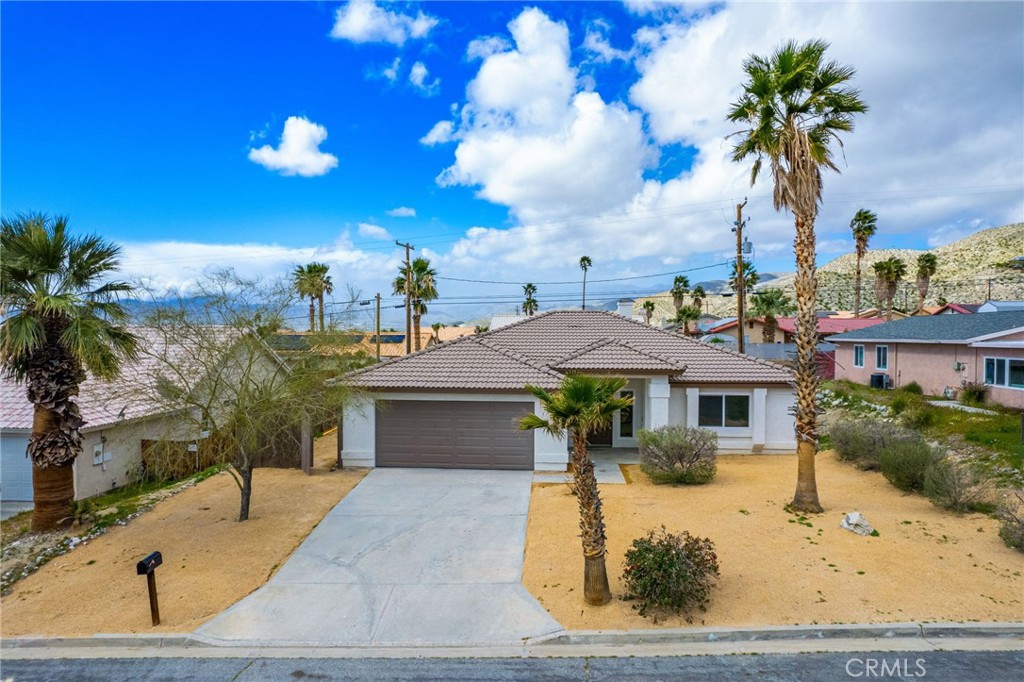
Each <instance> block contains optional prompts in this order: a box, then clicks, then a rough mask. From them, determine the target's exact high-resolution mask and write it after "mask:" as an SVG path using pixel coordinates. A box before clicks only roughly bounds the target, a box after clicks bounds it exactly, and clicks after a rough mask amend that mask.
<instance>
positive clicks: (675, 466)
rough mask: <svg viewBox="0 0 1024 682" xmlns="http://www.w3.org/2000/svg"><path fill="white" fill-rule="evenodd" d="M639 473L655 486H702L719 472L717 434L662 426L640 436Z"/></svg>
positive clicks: (646, 431)
mask: <svg viewBox="0 0 1024 682" xmlns="http://www.w3.org/2000/svg"><path fill="white" fill-rule="evenodd" d="M637 442H638V443H639V445H640V470H641V471H643V472H644V473H645V474H647V475H648V476H650V478H651V480H652V481H654V482H655V483H672V484H679V483H683V484H687V485H692V484H702V483H708V482H710V481H711V479H713V478H714V477H715V473H716V472H717V470H718V467H717V464H716V457H715V456H716V453H717V452H718V434H716V433H715V432H713V431H709V430H707V429H698V428H693V427H687V426H662V427H660V428H657V429H654V430H652V431H648V430H646V429H641V430H640V431H639V432H638V433H637Z"/></svg>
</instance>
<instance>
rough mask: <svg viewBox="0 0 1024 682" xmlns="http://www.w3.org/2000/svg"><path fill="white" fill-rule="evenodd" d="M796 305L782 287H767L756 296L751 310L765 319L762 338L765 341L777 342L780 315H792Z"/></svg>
mask: <svg viewBox="0 0 1024 682" xmlns="http://www.w3.org/2000/svg"><path fill="white" fill-rule="evenodd" d="M794 310H796V307H795V306H794V305H793V301H791V300H790V298H789V296H786V292H784V291H783V290H782V289H765V290H763V291H761V292H760V293H759V294H758V295H757V296H754V305H753V307H752V309H751V312H752V313H753V314H754V315H755V316H756V317H760V318H763V319H764V329H763V330H762V331H761V340H762V341H763V342H764V343H775V331H776V330H777V329H778V328H779V321H778V320H777V319H776V318H778V317H783V316H785V315H792V314H793V311H794Z"/></svg>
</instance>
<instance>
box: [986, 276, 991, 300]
mask: <svg viewBox="0 0 1024 682" xmlns="http://www.w3.org/2000/svg"><path fill="white" fill-rule="evenodd" d="M991 300H992V280H988V296H986V297H985V301H986V302H987V301H991Z"/></svg>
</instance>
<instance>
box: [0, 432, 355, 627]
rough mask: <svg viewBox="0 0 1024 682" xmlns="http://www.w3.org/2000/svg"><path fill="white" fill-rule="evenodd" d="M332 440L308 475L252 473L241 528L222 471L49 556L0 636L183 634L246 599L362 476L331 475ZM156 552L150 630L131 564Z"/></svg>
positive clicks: (1, 617) (0, 619)
mask: <svg viewBox="0 0 1024 682" xmlns="http://www.w3.org/2000/svg"><path fill="white" fill-rule="evenodd" d="M335 448H336V440H335V436H334V435H333V434H332V435H328V436H326V437H324V438H321V439H319V440H317V441H316V445H315V450H314V461H315V464H316V468H315V469H314V472H313V475H312V476H308V477H307V476H306V475H304V474H303V473H302V472H301V471H298V470H295V469H257V470H256V472H255V473H254V475H253V497H252V507H251V508H250V517H249V520H248V521H245V522H243V523H238V522H237V521H236V520H235V519H236V518H238V505H239V494H238V487H237V486H236V485H235V483H234V482H233V481H232V479H231V478H230V477H229V475H228V474H225V473H222V474H218V475H216V476H213V477H211V478H209V479H207V480H205V481H203V482H202V483H200V484H198V485H196V486H194V487H191V488H188V489H186V490H184V491H183V492H181V493H179V494H177V495H175V496H174V497H171V498H169V499H166V500H163V501H162V502H160V503H158V504H157V505H156V506H155V507H154V508H153V509H152V510H151V511H149V512H147V513H145V514H143V515H142V516H140V517H139V518H137V519H135V520H133V521H132V522H131V523H130V524H128V525H127V526H124V527H115V528H113V529H111V530H110V531H109V532H107V533H106V534H104V535H102V536H100V537H98V538H96V539H95V540H92V541H90V542H89V543H88V544H87V545H80V546H79V547H77V548H75V549H74V550H73V551H72V552H69V553H68V554H66V555H64V556H60V557H57V558H55V559H54V560H53V561H51V562H50V563H48V564H47V565H46V566H44V567H43V568H41V569H40V570H39V571H38V572H37V573H35V574H33V575H30V576H28V577H27V578H25V579H23V580H21V581H19V582H18V583H16V584H15V586H14V590H13V591H12V593H11V594H10V595H9V596H7V597H5V598H3V600H2V603H0V607H2V611H0V633H2V635H3V636H5V637H10V636H15V635H66V636H72V635H93V634H96V633H126V632H187V631H190V630H192V629H194V628H196V627H198V626H199V625H201V624H202V623H203V622H205V621H206V620H208V619H209V618H211V617H212V616H214V615H216V614H217V613H220V612H221V611H223V610H224V609H226V608H227V607H228V606H230V605H232V604H234V603H235V602H236V601H238V600H239V599H241V598H242V597H244V596H246V595H247V594H249V593H250V592H252V591H253V590H255V589H256V588H258V587H260V586H261V585H263V583H264V582H266V580H267V579H268V578H269V577H270V576H271V575H272V574H273V573H274V571H276V570H277V568H278V567H279V566H281V564H283V563H284V561H285V560H286V559H287V558H288V557H289V556H290V555H291V553H292V552H293V551H294V550H295V548H296V547H298V545H299V544H300V543H301V542H302V540H303V539H304V538H305V537H306V536H307V535H308V534H309V532H310V531H311V530H312V529H313V528H314V527H315V526H316V524H317V523H319V522H320V519H322V518H323V516H324V514H326V513H327V512H328V511H329V510H330V509H331V508H332V507H334V505H336V504H337V503H338V501H339V500H341V498H343V497H344V496H345V494H346V493H347V492H348V491H349V490H351V489H352V488H353V487H354V486H355V485H356V483H358V482H359V481H360V480H361V479H362V477H363V476H364V475H366V473H367V471H368V470H366V469H360V470H348V471H337V472H330V471H329V468H330V466H331V464H333V463H334V462H335V461H336V459H337V451H336V449H335ZM154 550H159V551H161V552H162V553H163V557H164V564H163V566H162V567H161V568H159V569H158V570H157V587H158V591H159V595H160V615H161V620H162V623H161V625H160V626H159V627H156V628H154V627H152V625H151V623H150V616H149V601H148V596H147V594H148V592H147V590H146V579H145V577H143V576H138V575H136V574H135V564H136V562H138V561H139V560H140V559H141V558H142V557H144V556H146V555H147V554H149V553H150V552H152V551H154Z"/></svg>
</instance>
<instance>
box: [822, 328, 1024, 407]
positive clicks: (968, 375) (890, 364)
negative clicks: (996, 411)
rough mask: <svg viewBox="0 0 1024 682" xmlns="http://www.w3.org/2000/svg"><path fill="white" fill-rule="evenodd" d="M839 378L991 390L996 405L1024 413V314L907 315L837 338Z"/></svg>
mask: <svg viewBox="0 0 1024 682" xmlns="http://www.w3.org/2000/svg"><path fill="white" fill-rule="evenodd" d="M829 341H830V342H832V343H834V344H836V379H847V380H849V381H855V382H857V383H862V384H871V383H873V382H874V383H876V384H878V383H883V382H884V384H885V385H887V386H890V387H896V388H898V387H900V386H905V385H906V384H909V383H910V382H912V381H913V382H916V383H917V384H919V385H920V386H921V388H922V389H923V390H924V392H925V393H926V394H929V395H939V396H941V395H955V394H956V393H958V392H959V390H960V388H961V387H962V386H963V385H964V384H968V383H979V384H985V385H986V386H987V387H988V396H987V397H988V399H989V400H991V401H992V402H996V403H1000V404H1002V405H1006V406H1007V407H1015V408H1021V409H1024V311H1020V310H1016V311H1008V312H994V313H979V314H976V315H932V316H927V317H908V318H906V319H903V320H896V321H894V322H887V323H885V324H881V325H877V326H874V327H870V328H867V329H859V330H856V331H851V332H847V333H845V334H837V335H835V336H832V337H830V338H829Z"/></svg>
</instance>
